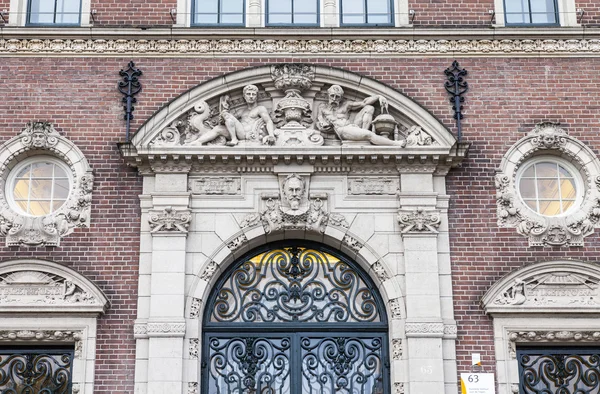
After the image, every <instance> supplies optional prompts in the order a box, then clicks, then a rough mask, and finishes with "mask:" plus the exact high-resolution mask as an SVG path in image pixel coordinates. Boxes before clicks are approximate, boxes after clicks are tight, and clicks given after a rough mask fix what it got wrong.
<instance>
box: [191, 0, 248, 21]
mask: <svg viewBox="0 0 600 394" xmlns="http://www.w3.org/2000/svg"><path fill="white" fill-rule="evenodd" d="M245 10H246V2H245V1H244V0H192V22H191V23H192V25H194V26H245V25H246V21H245V19H246V12H245Z"/></svg>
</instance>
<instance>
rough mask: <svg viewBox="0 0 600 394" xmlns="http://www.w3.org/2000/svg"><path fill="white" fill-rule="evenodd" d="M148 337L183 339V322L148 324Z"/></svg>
mask: <svg viewBox="0 0 600 394" xmlns="http://www.w3.org/2000/svg"><path fill="white" fill-rule="evenodd" d="M147 330H148V337H183V336H184V335H185V322H148V328H147Z"/></svg>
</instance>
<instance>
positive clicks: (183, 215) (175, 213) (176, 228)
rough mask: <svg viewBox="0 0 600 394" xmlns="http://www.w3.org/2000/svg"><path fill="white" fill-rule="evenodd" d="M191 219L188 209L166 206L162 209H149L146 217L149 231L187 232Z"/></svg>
mask: <svg viewBox="0 0 600 394" xmlns="http://www.w3.org/2000/svg"><path fill="white" fill-rule="evenodd" d="M191 219H192V216H191V212H190V210H187V209H186V210H175V209H173V208H172V207H166V208H165V209H163V210H162V211H151V212H150V216H149V218H148V222H149V223H150V232H151V233H153V234H156V233H181V234H187V232H188V228H189V226H190V221H191Z"/></svg>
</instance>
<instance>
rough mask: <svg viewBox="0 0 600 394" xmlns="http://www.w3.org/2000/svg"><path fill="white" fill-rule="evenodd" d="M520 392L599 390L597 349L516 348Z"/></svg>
mask: <svg viewBox="0 0 600 394" xmlns="http://www.w3.org/2000/svg"><path fill="white" fill-rule="evenodd" d="M517 359H518V361H519V374H520V393H521V394H546V393H553V394H554V393H556V394H596V393H598V392H600V350H599V349H595V350H591V349H584V348H573V349H562V350H560V349H558V350H543V349H530V350H522V349H518V350H517Z"/></svg>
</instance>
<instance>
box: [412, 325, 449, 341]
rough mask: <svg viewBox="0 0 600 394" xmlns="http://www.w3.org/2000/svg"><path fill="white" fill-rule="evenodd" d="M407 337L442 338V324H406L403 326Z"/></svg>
mask: <svg viewBox="0 0 600 394" xmlns="http://www.w3.org/2000/svg"><path fill="white" fill-rule="evenodd" d="M404 329H405V331H406V336H407V337H436V338H441V337H443V336H444V323H441V322H439V323H438V322H435V323H430V322H427V323H408V322H407V323H406V325H405V326H404Z"/></svg>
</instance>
